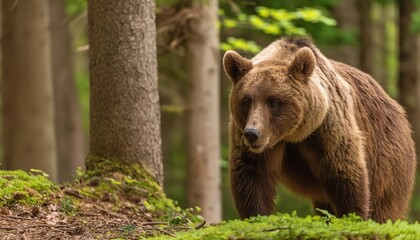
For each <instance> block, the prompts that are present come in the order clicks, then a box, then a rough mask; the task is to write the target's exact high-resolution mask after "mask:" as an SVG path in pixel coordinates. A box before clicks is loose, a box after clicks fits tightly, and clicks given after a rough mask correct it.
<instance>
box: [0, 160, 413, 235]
mask: <svg viewBox="0 0 420 240" xmlns="http://www.w3.org/2000/svg"><path fill="white" fill-rule="evenodd" d="M88 163H90V164H92V163H93V164H94V165H95V168H88V170H87V171H85V172H79V174H78V178H77V179H76V181H75V182H74V183H69V184H67V185H65V186H61V187H60V188H59V187H57V186H56V185H54V184H53V183H52V182H51V181H49V180H48V176H47V175H46V174H45V173H43V172H41V171H38V170H32V171H30V172H24V171H0V207H9V206H13V205H14V204H16V203H18V204H23V205H42V204H46V203H51V202H55V203H57V204H59V205H60V207H61V209H62V211H63V212H64V213H65V214H66V215H69V216H73V217H74V218H77V217H78V216H79V215H78V214H79V212H82V211H85V210H86V209H87V205H86V204H90V205H92V204H95V203H97V204H104V203H106V204H110V205H109V206H111V208H112V211H115V213H114V214H113V217H117V218H118V217H119V216H120V215H121V214H126V216H127V217H128V216H134V215H135V216H137V219H143V218H144V219H147V220H143V221H149V223H150V221H152V223H153V224H154V223H158V225H156V226H154V227H151V228H148V229H145V228H144V226H142V224H141V222H139V223H137V225H136V224H133V223H131V222H130V221H129V220H128V221H129V222H125V223H124V224H123V225H121V226H117V227H118V230H116V229H114V230H115V232H114V230H111V229H109V231H108V232H107V236H108V235H109V236H113V237H112V238H115V237H121V238H120V239H137V238H144V237H147V236H152V235H154V236H155V238H153V239H420V224H418V223H417V222H416V223H414V224H409V223H407V222H405V221H396V222H391V221H389V222H387V223H385V224H378V223H376V222H374V221H371V220H369V221H363V220H361V219H360V218H359V217H357V216H355V215H350V216H347V217H344V218H335V217H334V216H332V215H330V214H328V213H325V212H322V211H321V212H322V213H324V214H325V216H307V217H304V218H301V217H298V216H296V214H280V213H278V214H276V215H272V216H258V217H253V218H250V219H246V220H243V221H241V220H232V221H228V222H222V223H221V224H219V225H217V226H210V227H204V228H201V229H197V230H194V229H193V226H195V225H197V223H199V222H201V220H202V219H201V217H200V216H197V215H194V214H193V213H192V212H193V211H192V209H187V210H183V209H181V208H180V207H179V206H178V205H177V204H176V202H175V201H173V200H171V199H169V198H167V197H166V196H165V194H164V193H163V191H162V188H161V187H160V186H159V185H158V184H156V183H155V182H154V181H153V178H152V177H151V176H150V175H149V174H147V172H146V171H144V169H143V168H142V167H141V166H140V165H136V164H133V165H130V166H127V165H123V164H118V161H112V160H109V159H102V158H98V157H93V156H90V157H89V158H88ZM90 205H89V206H90ZM99 206H100V208H99V209H100V210H101V211H106V212H107V211H109V210H106V209H105V210H104V208H103V207H104V206H103V207H101V205H99ZM108 209H109V208H108ZM134 213H135V214H134ZM108 214H109V212H108ZM127 217H126V218H127ZM142 217H143V218H142ZM122 218H124V216H123V217H122ZM127 219H128V218H127ZM25 221H28V220H25ZM81 226H83V225H81ZM121 229H123V231H122V232H121ZM191 229H193V230H191ZM185 230H189V231H185ZM92 234H93V233H92ZM157 234H162V235H160V236H157ZM167 234H169V235H172V236H169V235H167ZM101 236H102V235H101Z"/></svg>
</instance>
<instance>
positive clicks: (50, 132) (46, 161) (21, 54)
mask: <svg viewBox="0 0 420 240" xmlns="http://www.w3.org/2000/svg"><path fill="white" fill-rule="evenodd" d="M2 4H3V6H2V10H3V42H2V50H3V57H4V60H5V61H3V89H2V97H3V103H4V108H3V110H4V112H3V117H4V124H3V129H4V154H5V160H6V162H7V168H9V169H24V170H28V169H30V168H36V169H40V170H43V171H45V172H47V173H48V174H49V175H50V177H51V179H52V180H54V181H56V180H57V163H56V145H55V135H54V111H53V90H52V78H51V55H50V32H49V27H48V23H49V12H48V2H47V1H15V0H3V1H2Z"/></svg>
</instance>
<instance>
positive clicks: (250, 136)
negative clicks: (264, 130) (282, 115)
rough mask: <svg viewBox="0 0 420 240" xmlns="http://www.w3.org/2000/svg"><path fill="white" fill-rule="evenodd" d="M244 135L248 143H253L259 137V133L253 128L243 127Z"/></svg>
mask: <svg viewBox="0 0 420 240" xmlns="http://www.w3.org/2000/svg"><path fill="white" fill-rule="evenodd" d="M244 136H245V138H246V140H248V142H249V143H254V142H255V141H257V140H258V138H259V137H260V133H259V132H258V130H257V129H255V128H245V132H244Z"/></svg>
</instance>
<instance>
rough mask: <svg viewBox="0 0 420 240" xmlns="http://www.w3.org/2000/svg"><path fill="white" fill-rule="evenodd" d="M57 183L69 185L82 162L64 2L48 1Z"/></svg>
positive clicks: (81, 140)
mask: <svg viewBox="0 0 420 240" xmlns="http://www.w3.org/2000/svg"><path fill="white" fill-rule="evenodd" d="M49 6H50V18H51V21H50V23H51V24H50V26H51V54H52V76H53V84H54V110H55V138H56V143H57V160H58V176H59V178H58V180H59V181H60V182H63V181H70V180H71V179H72V176H73V175H74V173H75V170H76V168H77V167H79V166H82V165H83V162H84V158H85V156H86V155H85V144H84V135H83V128H82V116H81V112H80V106H79V102H78V100H77V93H76V86H75V82H74V74H73V51H72V44H71V38H70V32H69V28H68V25H67V24H66V18H67V16H66V4H65V1H64V0H49Z"/></svg>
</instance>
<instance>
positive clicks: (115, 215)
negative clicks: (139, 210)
mask: <svg viewBox="0 0 420 240" xmlns="http://www.w3.org/2000/svg"><path fill="white" fill-rule="evenodd" d="M94 207H95V208H97V209H99V210H101V211H102V212H105V213H106V214H108V215H111V216H114V217H117V218H122V219H124V220H126V221H128V218H127V217H126V216H124V215H120V214H117V213H113V212H109V211H108V210H106V209H104V208H101V207H98V206H96V205H94Z"/></svg>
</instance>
